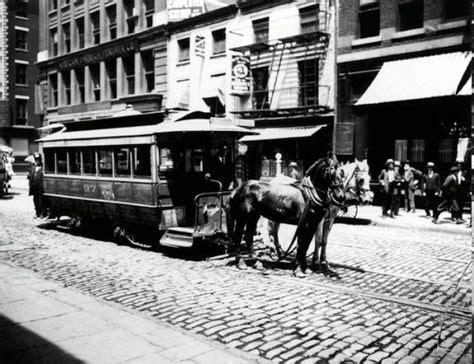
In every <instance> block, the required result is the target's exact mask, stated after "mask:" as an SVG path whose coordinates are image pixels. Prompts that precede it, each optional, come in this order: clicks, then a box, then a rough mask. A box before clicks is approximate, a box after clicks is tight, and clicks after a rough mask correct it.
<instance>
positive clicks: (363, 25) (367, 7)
mask: <svg viewBox="0 0 474 364" xmlns="http://www.w3.org/2000/svg"><path fill="white" fill-rule="evenodd" d="M379 33H380V7H379V2H378V1H377V0H360V8H359V35H360V38H368V37H375V36H377V35H379Z"/></svg>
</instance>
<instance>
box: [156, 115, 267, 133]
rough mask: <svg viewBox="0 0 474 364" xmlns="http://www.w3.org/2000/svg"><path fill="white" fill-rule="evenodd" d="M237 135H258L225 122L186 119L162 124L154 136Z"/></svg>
mask: <svg viewBox="0 0 474 364" xmlns="http://www.w3.org/2000/svg"><path fill="white" fill-rule="evenodd" d="M199 132H201V133H216V132H227V133H238V134H258V132H256V131H254V130H250V129H246V128H243V127H241V126H238V125H234V124H231V123H225V122H213V121H212V120H210V119H186V120H180V121H177V122H164V123H161V124H159V125H158V126H157V128H156V131H155V133H156V134H167V133H199Z"/></svg>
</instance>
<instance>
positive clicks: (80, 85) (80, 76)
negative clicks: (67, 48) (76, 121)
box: [74, 68, 85, 104]
mask: <svg viewBox="0 0 474 364" xmlns="http://www.w3.org/2000/svg"><path fill="white" fill-rule="evenodd" d="M74 72H75V74H76V82H77V91H78V95H77V97H76V103H77V104H83V103H84V100H85V97H84V95H85V88H84V68H76V69H75V70H74Z"/></svg>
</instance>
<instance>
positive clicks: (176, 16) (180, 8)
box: [167, 0, 204, 22]
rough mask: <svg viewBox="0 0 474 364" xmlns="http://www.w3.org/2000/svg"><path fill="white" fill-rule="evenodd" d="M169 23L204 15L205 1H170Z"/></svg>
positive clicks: (168, 7)
mask: <svg viewBox="0 0 474 364" xmlns="http://www.w3.org/2000/svg"><path fill="white" fill-rule="evenodd" d="M167 10H168V21H170V22H174V21H180V20H183V19H188V18H191V17H193V16H197V15H201V14H202V13H204V0H168V2H167Z"/></svg>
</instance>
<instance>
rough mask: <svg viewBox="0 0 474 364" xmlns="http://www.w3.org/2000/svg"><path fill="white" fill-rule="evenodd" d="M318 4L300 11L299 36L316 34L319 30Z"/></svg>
mask: <svg viewBox="0 0 474 364" xmlns="http://www.w3.org/2000/svg"><path fill="white" fill-rule="evenodd" d="M318 15H319V4H317V5H314V6H307V7H305V8H302V9H300V25H301V34H308V33H313V32H316V31H317V30H318V28H319V17H318Z"/></svg>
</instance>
